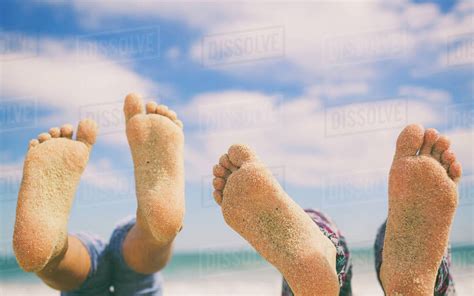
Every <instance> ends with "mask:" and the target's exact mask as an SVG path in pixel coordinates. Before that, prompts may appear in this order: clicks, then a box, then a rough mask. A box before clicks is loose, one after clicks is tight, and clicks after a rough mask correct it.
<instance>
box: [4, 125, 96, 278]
mask: <svg viewBox="0 0 474 296" xmlns="http://www.w3.org/2000/svg"><path fill="white" fill-rule="evenodd" d="M96 133H97V126H96V124H95V122H94V121H92V120H83V121H81V122H80V123H79V127H78V132H77V140H71V137H72V126H70V125H64V126H63V127H62V128H61V129H59V128H52V129H51V130H50V132H49V133H42V134H40V135H39V136H38V139H37V140H32V141H30V147H29V150H28V153H27V155H26V158H25V163H24V167H23V178H22V182H21V186H20V191H19V194H18V203H17V210H16V220H15V229H14V234H13V249H14V252H15V256H16V259H17V261H18V263H19V265H20V267H21V268H23V269H24V270H25V271H31V272H37V271H40V270H42V269H43V268H44V267H45V266H46V265H47V264H48V263H49V262H50V261H51V260H52V259H53V258H55V257H56V256H57V255H59V254H61V253H62V252H63V251H64V250H65V248H66V247H67V245H66V242H67V222H68V219H69V212H70V209H71V205H72V201H73V197H74V194H75V192H76V189H77V186H78V184H79V179H80V177H81V174H82V172H83V171H84V168H85V167H86V164H87V162H88V160H89V153H90V150H91V148H92V145H93V144H94V143H95V138H96Z"/></svg>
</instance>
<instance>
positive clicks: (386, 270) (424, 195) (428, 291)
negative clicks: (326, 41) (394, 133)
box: [380, 124, 461, 296]
mask: <svg viewBox="0 0 474 296" xmlns="http://www.w3.org/2000/svg"><path fill="white" fill-rule="evenodd" d="M449 145H450V142H449V140H448V139H447V138H446V137H444V136H439V135H438V132H437V131H436V130H434V129H427V130H426V131H424V129H423V127H422V126H420V125H415V124H413V125H409V126H407V127H406V128H405V129H404V130H403V131H402V132H401V134H400V136H399V137H398V140H397V149H396V152H395V157H394V160H393V164H392V168H391V170H390V177H389V213H388V220H387V229H386V233H385V241H384V248H383V263H382V266H381V271H380V277H381V280H382V284H383V287H384V290H385V293H386V294H387V295H404V296H406V295H416V296H421V295H433V291H434V285H435V281H436V275H437V272H438V267H439V265H440V263H441V260H442V257H443V254H444V253H445V251H446V248H447V244H448V238H449V232H450V229H451V223H452V221H453V217H454V213H455V211H456V207H457V204H458V196H457V186H456V183H457V182H458V180H459V178H460V177H461V165H460V164H459V162H457V161H456V157H455V155H454V153H453V152H452V151H451V150H449Z"/></svg>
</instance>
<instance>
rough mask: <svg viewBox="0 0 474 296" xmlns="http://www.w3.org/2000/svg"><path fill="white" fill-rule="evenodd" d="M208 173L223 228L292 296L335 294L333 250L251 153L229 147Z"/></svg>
mask: <svg viewBox="0 0 474 296" xmlns="http://www.w3.org/2000/svg"><path fill="white" fill-rule="evenodd" d="M213 171H214V175H215V176H216V179H215V180H214V182H213V183H214V185H215V189H216V190H215V192H214V197H215V199H216V202H217V203H219V204H220V205H221V208H222V213H223V216H224V219H225V221H226V222H227V224H229V226H230V227H232V228H233V229H234V230H235V231H237V232H238V233H239V234H240V235H241V236H242V237H244V238H245V239H246V240H247V241H248V242H249V243H250V244H251V245H252V246H253V247H254V248H255V249H256V250H257V251H258V252H259V253H260V254H261V255H262V256H263V257H264V258H265V259H266V260H267V261H269V262H270V263H271V264H273V265H274V266H275V267H276V268H278V269H279V270H280V272H281V273H282V274H283V276H284V277H285V279H286V280H287V281H288V283H289V285H290V286H291V288H292V290H293V291H294V292H295V294H296V295H337V294H338V292H339V283H338V279H337V275H336V271H335V260H336V248H335V247H334V245H333V244H332V242H331V241H330V240H329V239H328V238H327V237H325V236H324V235H323V234H322V232H321V231H320V230H319V228H318V227H317V226H316V225H315V224H314V222H313V221H312V220H311V218H310V217H309V216H308V215H307V214H306V213H305V212H304V210H303V209H301V208H300V207H299V206H298V205H297V204H296V203H295V202H294V201H293V200H292V199H291V198H290V197H288V195H287V194H286V193H285V191H284V190H283V189H282V188H281V186H280V185H279V184H278V182H277V181H276V179H275V178H274V177H273V176H272V174H271V172H270V171H269V170H268V169H266V167H265V166H263V165H262V164H261V163H260V161H259V160H258V159H257V157H256V156H255V154H254V153H253V151H251V150H250V149H249V148H248V147H247V146H245V145H233V146H231V147H230V148H229V151H228V154H225V155H223V156H222V157H221V158H220V163H219V165H217V166H215V167H214V169H213ZM223 182H224V186H222V183H223ZM216 185H217V186H216Z"/></svg>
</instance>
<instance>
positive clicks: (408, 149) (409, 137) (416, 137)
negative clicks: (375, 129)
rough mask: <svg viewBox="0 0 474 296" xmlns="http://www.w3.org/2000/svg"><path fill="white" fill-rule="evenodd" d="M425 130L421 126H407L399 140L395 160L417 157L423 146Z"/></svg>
mask: <svg viewBox="0 0 474 296" xmlns="http://www.w3.org/2000/svg"><path fill="white" fill-rule="evenodd" d="M423 138H424V128H423V127H422V126H421V125H419V124H410V125H408V126H406V127H405V128H404V129H403V131H402V132H401V133H400V135H399V136H398V139H397V149H396V152H395V159H397V158H401V157H406V156H415V155H416V153H417V152H418V150H419V149H420V148H421V146H422V145H423Z"/></svg>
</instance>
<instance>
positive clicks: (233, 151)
mask: <svg viewBox="0 0 474 296" xmlns="http://www.w3.org/2000/svg"><path fill="white" fill-rule="evenodd" d="M227 154H228V155H229V160H230V161H231V162H232V164H234V165H235V166H236V167H241V166H242V164H243V163H244V162H247V161H252V160H256V159H257V156H256V155H255V152H253V150H252V149H250V147H248V146H247V145H242V144H234V145H232V146H230V148H229V152H228V153H227Z"/></svg>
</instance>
